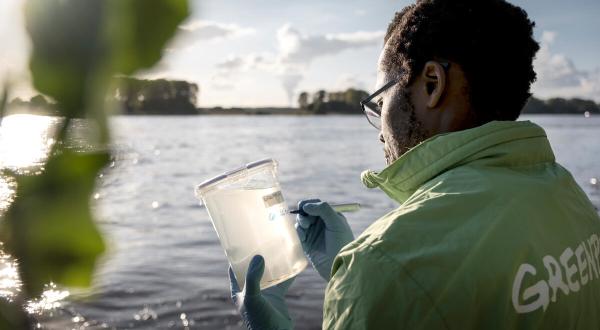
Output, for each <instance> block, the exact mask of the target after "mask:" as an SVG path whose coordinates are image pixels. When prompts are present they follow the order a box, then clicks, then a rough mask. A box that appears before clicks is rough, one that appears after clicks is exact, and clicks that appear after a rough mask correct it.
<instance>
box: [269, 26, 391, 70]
mask: <svg viewBox="0 0 600 330" xmlns="http://www.w3.org/2000/svg"><path fill="white" fill-rule="evenodd" d="M383 36H384V32H383V31H376V32H364V31H358V32H354V33H343V34H326V35H309V36H306V35H303V34H302V33H300V31H298V30H297V29H295V28H294V27H292V26H291V25H290V24H286V25H284V26H282V27H281V28H279V30H277V41H278V43H279V51H280V55H281V58H282V60H283V61H284V62H292V63H310V62H311V61H312V60H314V59H315V58H318V57H322V56H327V55H335V54H338V53H341V52H343V51H345V50H348V49H358V48H365V47H373V46H377V45H380V44H381V43H382V42H383V41H382V40H383Z"/></svg>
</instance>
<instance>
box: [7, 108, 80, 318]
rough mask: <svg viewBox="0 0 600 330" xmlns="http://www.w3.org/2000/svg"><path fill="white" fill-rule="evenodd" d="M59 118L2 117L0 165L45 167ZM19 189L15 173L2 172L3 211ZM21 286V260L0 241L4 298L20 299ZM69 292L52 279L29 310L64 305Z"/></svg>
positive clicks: (20, 169) (19, 170) (36, 311)
mask: <svg viewBox="0 0 600 330" xmlns="http://www.w3.org/2000/svg"><path fill="white" fill-rule="evenodd" d="M59 121H60V119H59V118H58V117H48V116H36V115H27V114H16V115H10V116H7V117H4V118H2V122H1V126H0V169H2V170H6V169H8V170H13V171H16V172H17V173H20V174H25V175H28V174H30V171H29V169H32V168H36V169H39V170H43V167H42V165H43V163H44V162H45V160H46V158H47V157H48V154H49V152H50V149H51V148H52V146H53V144H54V143H55V140H54V134H55V128H56V126H57V125H56V124H57V123H58V122H59ZM38 173H39V172H36V174H38ZM15 189H16V184H15V182H14V180H13V179H12V178H11V177H8V176H1V175H0V214H2V213H4V212H5V211H6V210H7V209H8V207H9V206H10V204H11V203H12V202H13V200H14V195H15ZM21 287H22V283H21V279H20V276H19V272H18V261H16V260H14V258H12V257H11V256H10V255H8V254H6V253H4V252H3V248H2V246H1V245H0V299H5V300H7V301H9V302H13V301H15V300H17V299H16V298H17V297H18V295H19V294H20V292H21ZM68 296H69V291H66V290H61V289H58V288H57V286H56V285H55V284H53V283H50V284H47V285H46V287H45V288H44V292H43V293H42V295H41V297H40V298H38V299H33V300H31V301H28V302H27V304H26V306H25V310H26V311H27V312H28V313H30V314H40V313H42V312H44V311H49V310H53V309H56V308H58V307H60V306H61V301H62V300H64V299H65V298H66V297H68Z"/></svg>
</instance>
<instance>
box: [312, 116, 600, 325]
mask: <svg viewBox="0 0 600 330" xmlns="http://www.w3.org/2000/svg"><path fill="white" fill-rule="evenodd" d="M362 180H363V182H364V183H365V185H367V186H368V187H370V188H374V187H379V188H381V189H382V190H383V191H384V192H385V193H386V194H387V195H388V196H389V197H390V198H392V199H394V200H396V201H397V202H398V203H401V205H400V207H399V208H397V209H396V210H394V211H392V212H390V213H388V214H387V215H385V216H383V217H382V218H381V219H379V220H377V221H376V222H374V223H373V224H372V225H371V226H370V227H369V228H367V230H365V232H364V233H363V234H362V235H361V236H360V237H358V238H357V239H356V240H355V241H353V242H351V243H350V244H348V245H347V246H345V247H344V248H343V249H342V251H340V253H339V254H338V256H337V257H336V259H335V261H334V264H333V267H332V270H331V275H332V277H331V280H330V282H329V284H328V285H327V290H326V293H325V303H324V320H323V328H324V329H600V239H599V236H600V218H599V216H598V213H597V211H596V210H595V209H594V207H593V205H592V204H591V202H590V201H589V199H588V198H587V196H586V195H585V193H584V192H583V191H582V190H581V188H580V187H579V186H578V185H577V184H576V183H575V181H574V179H573V177H572V176H571V174H570V173H569V172H568V171H567V170H565V169H564V168H563V167H561V166H560V165H558V164H557V163H556V162H555V159H554V155H553V153H552V149H551V148H550V145H549V143H548V139H547V137H546V134H545V132H544V130H543V129H542V128H540V127H539V126H537V125H535V124H533V123H531V122H528V121H525V122H491V123H488V124H486V125H483V126H480V127H477V128H473V129H468V130H464V131H459V132H453V133H448V134H442V135H437V136H435V137H433V138H430V139H428V140H427V141H425V142H423V143H421V144H420V145H418V146H417V147H415V148H413V149H411V150H410V151H409V152H407V153H406V154H405V155H403V156H402V157H400V158H399V159H398V160H396V161H395V162H394V163H393V164H391V165H390V166H389V167H387V168H386V169H385V170H383V171H382V172H381V173H375V172H372V171H366V172H364V173H363V175H362Z"/></svg>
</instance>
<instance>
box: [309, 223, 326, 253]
mask: <svg viewBox="0 0 600 330" xmlns="http://www.w3.org/2000/svg"><path fill="white" fill-rule="evenodd" d="M324 230H325V225H324V224H323V221H318V222H317V223H316V224H315V225H314V226H312V227H311V228H310V230H309V231H307V233H306V239H305V244H306V246H309V247H310V248H311V249H312V248H314V247H315V244H317V243H318V240H319V239H321V237H322V236H323V235H324V234H323V231H324Z"/></svg>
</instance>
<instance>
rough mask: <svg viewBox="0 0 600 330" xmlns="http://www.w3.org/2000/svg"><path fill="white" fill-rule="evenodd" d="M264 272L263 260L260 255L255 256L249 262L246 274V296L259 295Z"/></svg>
mask: <svg viewBox="0 0 600 330" xmlns="http://www.w3.org/2000/svg"><path fill="white" fill-rule="evenodd" d="M264 271H265V259H264V258H263V257H262V256H261V255H255V256H254V257H252V260H251V261H250V265H249V266H248V272H247V273H246V288H245V290H246V296H255V295H259V294H260V280H261V278H262V276H263V273H264Z"/></svg>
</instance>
